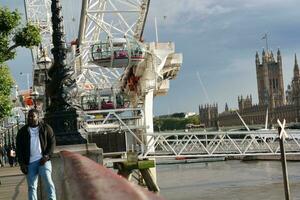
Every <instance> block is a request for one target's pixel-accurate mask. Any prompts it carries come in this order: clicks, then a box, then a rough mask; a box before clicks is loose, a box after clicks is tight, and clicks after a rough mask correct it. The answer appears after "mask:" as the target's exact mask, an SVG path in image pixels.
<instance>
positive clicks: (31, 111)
mask: <svg viewBox="0 0 300 200" xmlns="http://www.w3.org/2000/svg"><path fill="white" fill-rule="evenodd" d="M29 113H36V114H37V115H38V116H39V114H40V112H39V111H38V109H35V108H32V109H30V110H29V111H28V115H29Z"/></svg>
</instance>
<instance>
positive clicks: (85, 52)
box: [78, 0, 149, 88]
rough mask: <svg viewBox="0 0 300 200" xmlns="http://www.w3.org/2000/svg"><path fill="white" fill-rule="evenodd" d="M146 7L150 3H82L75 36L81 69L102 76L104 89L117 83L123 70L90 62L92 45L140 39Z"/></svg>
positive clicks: (119, 0) (146, 0)
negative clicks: (104, 84) (110, 41)
mask: <svg viewBox="0 0 300 200" xmlns="http://www.w3.org/2000/svg"><path fill="white" fill-rule="evenodd" d="M148 7H149V0H83V1H82V9H81V18H80V27H79V36H78V43H79V46H80V49H79V52H80V57H79V59H80V60H81V61H80V63H81V65H82V66H81V67H82V68H89V69H90V70H93V71H96V72H97V73H99V74H104V75H105V76H104V77H103V78H104V79H105V82H106V83H107V86H106V88H109V87H112V86H114V85H116V84H117V82H118V81H119V80H120V79H119V78H120V76H121V75H122V74H123V69H112V68H110V69H108V68H102V67H98V66H95V65H94V64H91V63H89V59H90V58H89V53H90V47H91V45H93V44H95V43H99V42H100V41H107V40H108V39H113V38H124V37H127V38H135V39H138V40H139V39H140V38H141V37H142V34H143V29H144V25H145V20H146V16H147V13H148ZM108 76H109V77H110V78H107V77H108ZM102 82H103V81H102Z"/></svg>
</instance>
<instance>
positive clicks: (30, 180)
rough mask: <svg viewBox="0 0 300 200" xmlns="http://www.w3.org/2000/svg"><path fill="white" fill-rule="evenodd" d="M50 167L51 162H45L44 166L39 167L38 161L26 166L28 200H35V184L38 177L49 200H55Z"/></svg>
mask: <svg viewBox="0 0 300 200" xmlns="http://www.w3.org/2000/svg"><path fill="white" fill-rule="evenodd" d="M51 172H52V165H51V161H50V160H49V161H47V162H46V163H45V164H44V165H40V160H37V161H34V162H32V163H30V164H29V165H28V174H27V176H26V178H27V184H28V199H29V200H37V199H38V198H37V184H38V175H40V176H41V178H42V179H43V183H45V186H46V190H47V196H48V199H49V200H56V195H55V187H54V184H53V181H52V177H51Z"/></svg>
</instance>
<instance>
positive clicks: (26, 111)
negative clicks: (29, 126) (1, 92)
mask: <svg viewBox="0 0 300 200" xmlns="http://www.w3.org/2000/svg"><path fill="white" fill-rule="evenodd" d="M21 110H22V112H23V113H24V123H25V124H26V123H27V113H28V109H27V108H21Z"/></svg>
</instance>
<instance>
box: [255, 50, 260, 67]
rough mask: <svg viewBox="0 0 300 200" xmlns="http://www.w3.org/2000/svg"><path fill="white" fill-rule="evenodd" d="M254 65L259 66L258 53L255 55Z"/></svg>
mask: <svg viewBox="0 0 300 200" xmlns="http://www.w3.org/2000/svg"><path fill="white" fill-rule="evenodd" d="M255 63H256V65H259V63H260V61H259V55H258V52H257V51H256V54H255Z"/></svg>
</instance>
